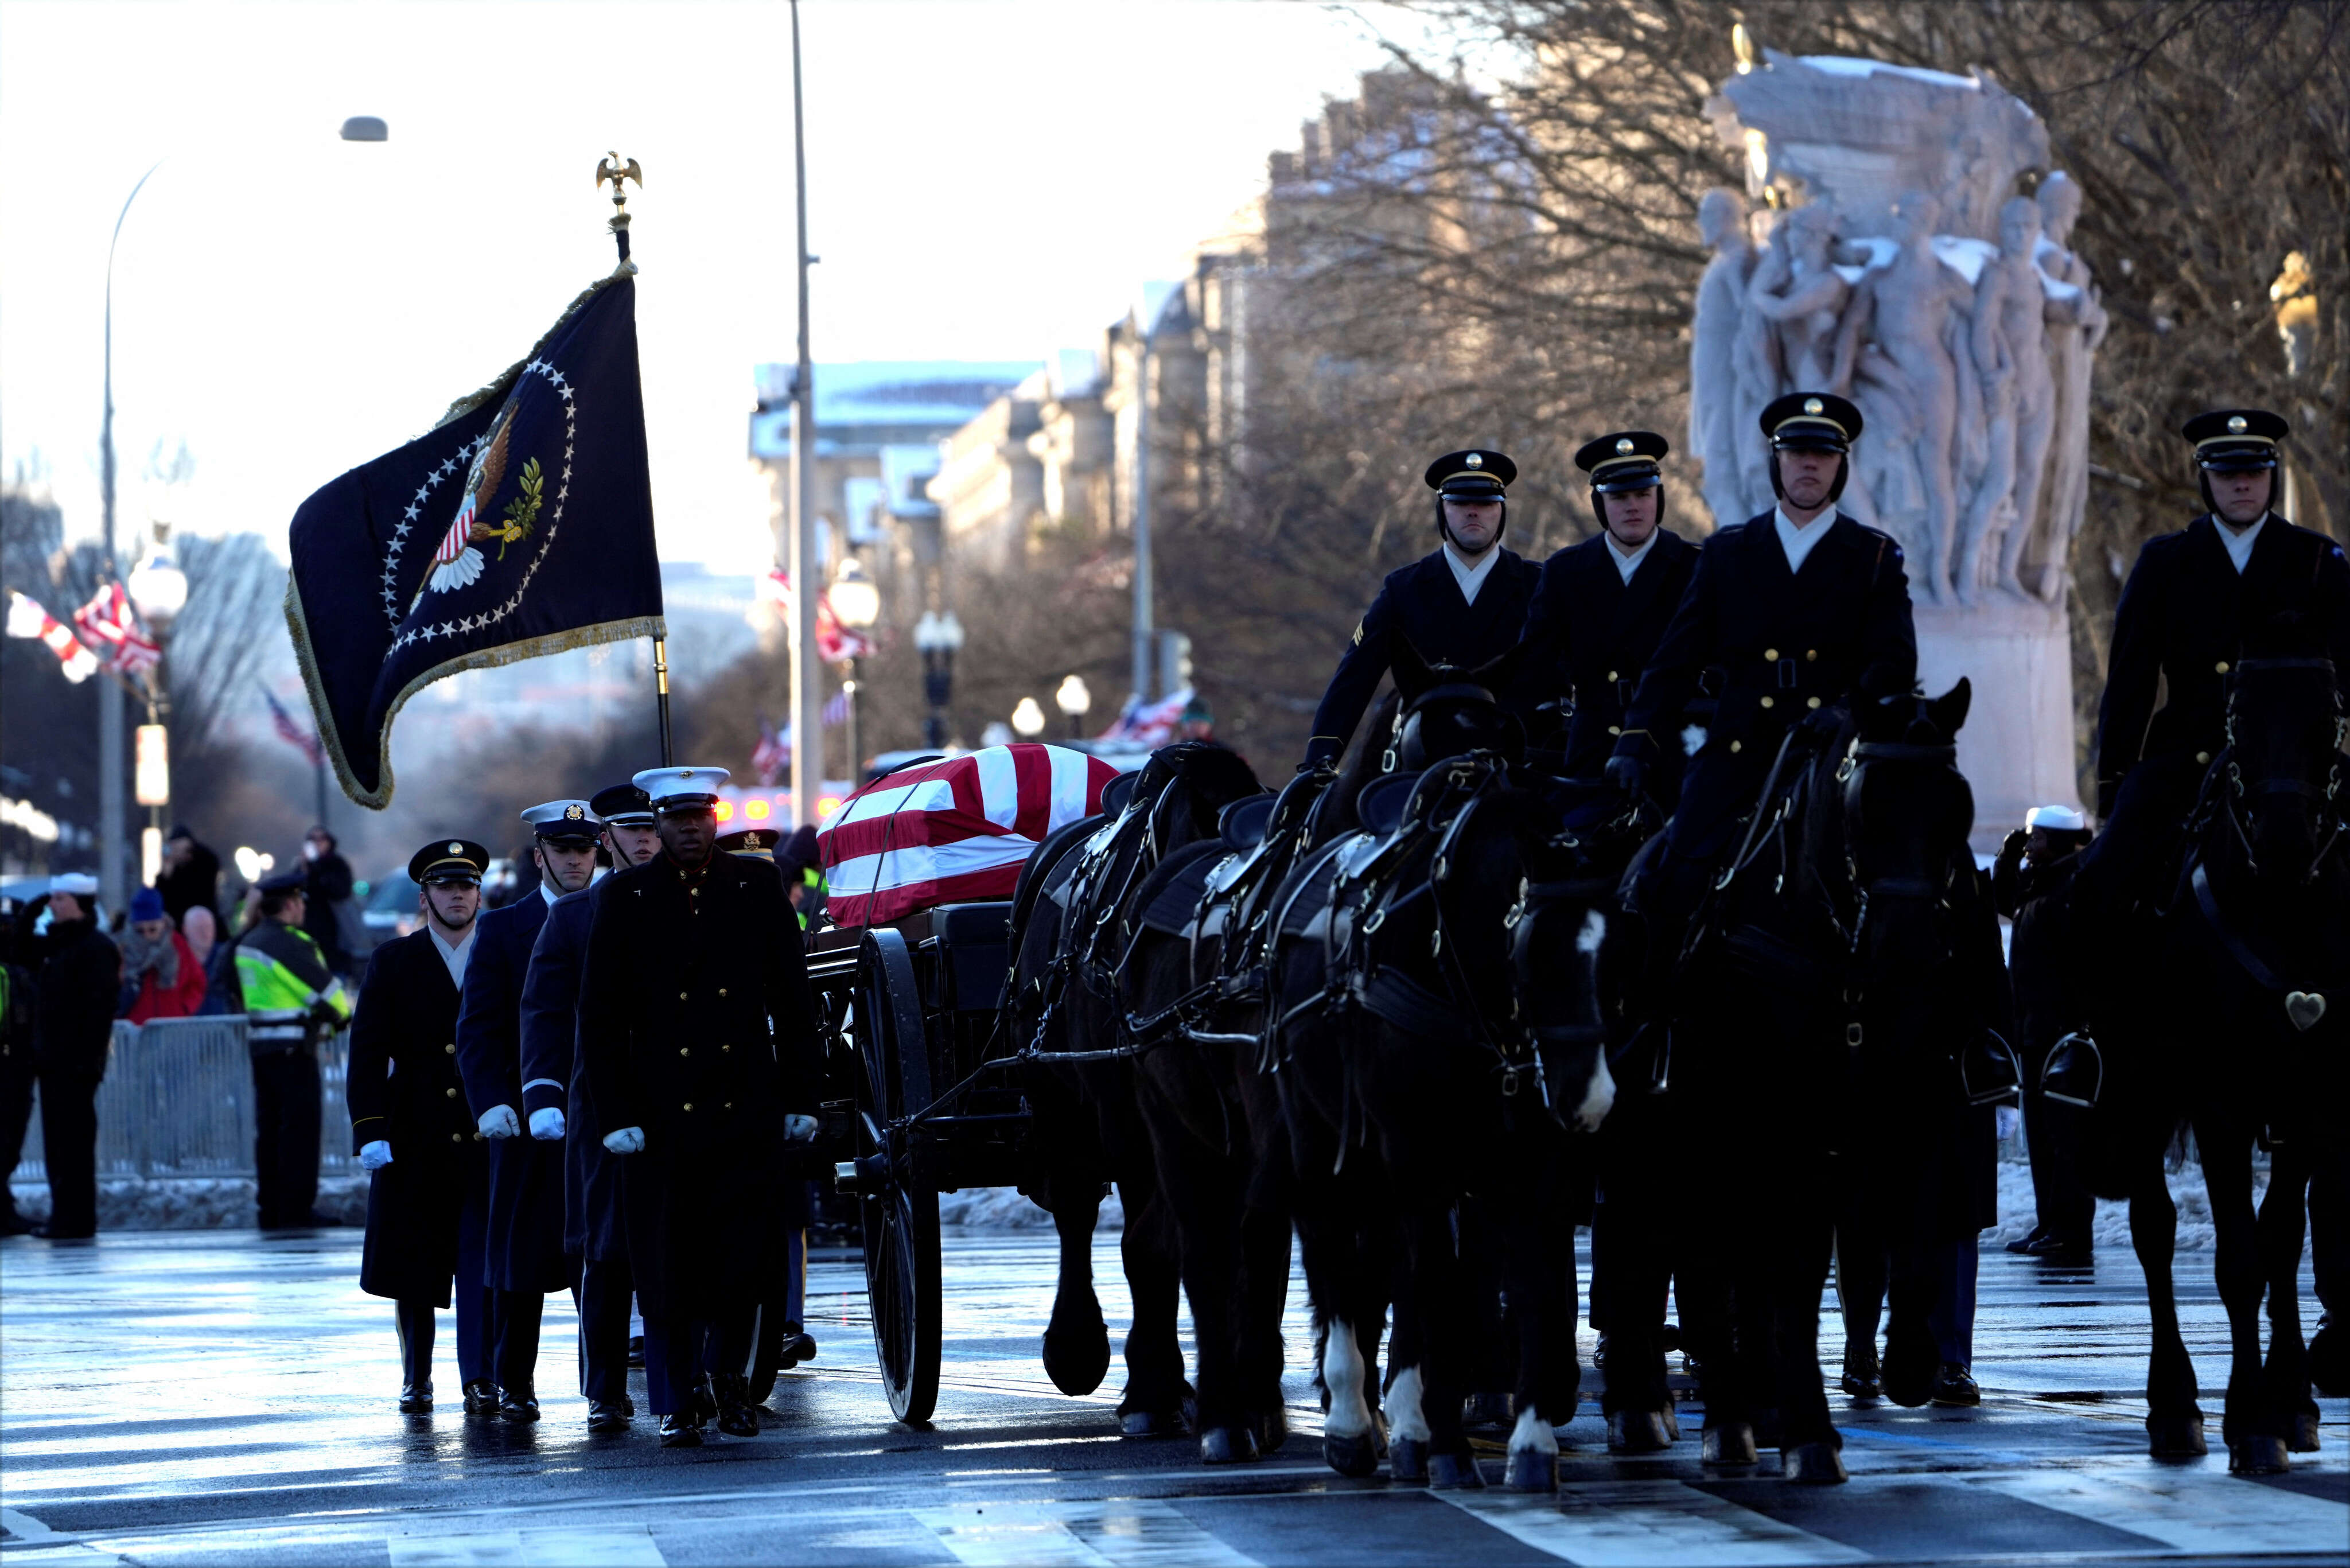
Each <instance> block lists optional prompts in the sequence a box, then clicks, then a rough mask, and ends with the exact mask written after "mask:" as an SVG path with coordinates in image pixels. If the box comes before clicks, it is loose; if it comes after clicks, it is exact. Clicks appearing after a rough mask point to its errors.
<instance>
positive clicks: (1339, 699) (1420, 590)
mask: <svg viewBox="0 0 2350 1568" xmlns="http://www.w3.org/2000/svg"><path fill="white" fill-rule="evenodd" d="M1497 549H1498V546H1497ZM1499 553H1500V556H1501V558H1500V559H1499V560H1497V561H1495V562H1494V563H1493V565H1492V567H1491V568H1490V571H1489V574H1488V576H1486V578H1485V581H1484V585H1483V586H1482V587H1480V588H1479V589H1478V590H1477V602H1476V603H1474V604H1471V603H1470V602H1469V601H1468V600H1467V599H1466V598H1463V597H1461V584H1460V583H1459V582H1458V581H1457V580H1455V578H1454V577H1453V576H1452V568H1451V566H1447V565H1445V562H1444V551H1443V549H1442V547H1441V546H1440V547H1438V548H1437V549H1436V550H1435V551H1433V552H1432V553H1430V554H1429V555H1426V556H1421V557H1420V558H1419V560H1417V561H1414V562H1413V563H1412V564H1411V565H1410V566H1403V567H1399V568H1398V569H1397V570H1395V571H1392V572H1389V573H1388V578H1387V581H1386V582H1385V583H1383V584H1381V585H1380V587H1379V593H1378V597H1377V598H1375V599H1373V600H1372V601H1371V607H1370V608H1369V609H1367V610H1366V611H1365V612H1364V613H1363V618H1362V619H1361V620H1360V621H1358V622H1357V623H1356V626H1355V636H1354V639H1353V640H1352V641H1350V642H1348V643H1347V651H1346V652H1345V653H1343V654H1341V655H1339V657H1338V669H1337V671H1336V673H1335V674H1333V675H1332V676H1331V677H1330V686H1329V689H1328V690H1327V691H1325V692H1324V693H1323V695H1322V705H1321V706H1320V707H1319V708H1316V709H1315V711H1314V734H1313V737H1312V738H1311V739H1310V740H1308V741H1307V742H1306V744H1305V755H1306V760H1307V761H1309V762H1311V761H1314V760H1316V759H1318V758H1322V757H1335V756H1336V755H1337V754H1338V753H1340V752H1343V751H1345V750H1346V749H1347V740H1348V738H1349V737H1351V736H1352V735H1353V734H1354V732H1355V726H1356V725H1357V724H1359V723H1360V722H1362V719H1363V710H1364V709H1366V708H1367V707H1369V706H1370V702H1371V694H1372V693H1373V692H1374V691H1378V686H1379V677H1381V676H1383V675H1385V674H1386V673H1387V672H1388V667H1389V666H1390V665H1392V664H1393V663H1394V662H1395V659H1396V655H1397V653H1398V652H1399V650H1400V644H1399V641H1398V639H1406V640H1409V642H1410V644H1411V646H1412V647H1413V648H1415V649H1419V656H1420V658H1422V659H1426V660H1427V661H1428V662H1429V663H1430V664H1457V665H1460V666H1461V667H1463V668H1465V669H1471V670H1473V669H1475V668H1476V667H1477V666H1479V665H1481V664H1489V663H1491V662H1492V660H1494V659H1499V658H1500V657H1501V656H1502V655H1503V654H1504V653H1507V652H1508V651H1509V650H1510V649H1512V648H1513V647H1515V646H1516V644H1517V640H1518V632H1519V631H1520V629H1521V628H1523V626H1524V625H1525V618H1526V606H1527V604H1528V603H1529V602H1530V601H1531V600H1532V599H1533V598H1534V580H1535V579H1536V578H1537V577H1539V576H1541V575H1542V571H1541V568H1540V567H1538V566H1535V565H1534V563H1533V562H1532V561H1529V560H1527V559H1526V558H1525V557H1524V556H1520V555H1518V554H1516V553H1515V552H1513V551H1510V550H1500V552H1499Z"/></svg>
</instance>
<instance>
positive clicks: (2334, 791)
mask: <svg viewBox="0 0 2350 1568" xmlns="http://www.w3.org/2000/svg"><path fill="white" fill-rule="evenodd" d="M2271 670H2323V671H2324V673H2325V674H2326V675H2327V676H2328V677H2331V676H2332V675H2333V674H2334V661H2333V660H2332V659H2319V658H2289V659H2240V660H2239V661H2238V662H2237V664H2236V667H2235V670H2234V671H2233V672H2232V673H2233V674H2234V675H2260V674H2264V673H2267V672H2269V671H2271ZM2227 737H2228V744H2227V749H2226V751H2224V752H2223V753H2221V754H2220V763H2217V764H2215V769H2216V771H2218V772H2219V773H2220V776H2222V777H2224V778H2225V779H2226V780H2227V781H2228V788H2227V790H2226V792H2225V793H2224V794H2221V795H2220V811H2221V813H2222V814H2223V815H2225V816H2226V817H2227V819H2228V826H2230V828H2232V829H2233V830H2234V831H2235V835H2236V843H2237V846H2239V847H2240V848H2241V849H2242V850H2243V852H2244V866H2245V868H2246V869H2248V870H2250V871H2251V873H2252V874H2253V875H2254V876H2258V875H2260V860H2259V857H2257V856H2255V855H2254V854H2253V853H2252V839H2251V834H2249V833H2247V832H2246V831H2245V829H2244V819H2243V808H2244V807H2245V806H2246V805H2249V804H2250V803H2251V801H2252V800H2253V799H2255V798H2256V797H2259V796H2262V795H2272V794H2290V795H2298V796H2300V797H2301V798H2303V799H2304V800H2311V801H2315V802H2316V803H2318V806H2319V809H2320V811H2321V813H2323V815H2324V816H2325V817H2326V818H2327V822H2326V831H2325V836H2324V837H2323V838H2322V839H2320V840H2319V841H2318V846H2317V850H2316V852H2315V853H2314V855H2312V856H2311V857H2310V860H2309V869H2308V870H2307V871H2305V872H2303V874H2302V878H2301V879H2302V882H2303V885H2307V884H2308V883H2311V882H2314V881H2316V880H2317V873H2318V871H2319V869H2320V868H2321V867H2324V864H2325V859H2326V857H2327V856H2329V855H2331V854H2333V853H2334V846H2335V845H2336V844H2338V843H2340V842H2341V839H2342V826H2343V813H2342V812H2341V810H2340V809H2339V808H2338V803H2339V801H2340V800H2341V795H2342V756H2343V750H2344V746H2345V742H2350V712H2345V711H2344V709H2343V706H2342V696H2341V689H2340V688H2339V687H2338V686H2337V687H2336V688H2335V689H2334V760H2333V763H2331V764H2330V765H2329V766H2328V767H2327V769H2326V772H2325V785H2324V788H2323V789H2321V788H2319V787H2318V786H2317V785H2316V784H2312V783H2311V782H2310V781H2309V780H2307V779H2303V778H2290V777H2282V776H2281V777H2275V778H2264V779H2254V780H2252V781H2251V782H2250V783H2247V782H2246V781H2245V779H2244V774H2243V768H2242V766H2241V763H2238V761H2237V759H2236V686H2235V683H2234V681H2233V680H2230V684H2229V691H2228V713H2227Z"/></svg>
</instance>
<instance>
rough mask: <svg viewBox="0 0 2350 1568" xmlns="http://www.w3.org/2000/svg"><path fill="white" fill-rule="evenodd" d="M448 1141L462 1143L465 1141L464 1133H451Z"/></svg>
mask: <svg viewBox="0 0 2350 1568" xmlns="http://www.w3.org/2000/svg"><path fill="white" fill-rule="evenodd" d="M449 1141H450V1142H451V1143H463V1142H464V1141H465V1135H464V1134H463V1133H451V1134H450V1135H449Z"/></svg>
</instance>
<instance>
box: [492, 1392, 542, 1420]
mask: <svg viewBox="0 0 2350 1568" xmlns="http://www.w3.org/2000/svg"><path fill="white" fill-rule="evenodd" d="M498 1414H499V1415H501V1416H503V1417H505V1418H506V1419H507V1420H509V1421H536V1420H537V1419H538V1394H537V1391H536V1389H531V1388H508V1389H506V1390H505V1391H504V1396H503V1397H501V1398H500V1399H499V1400H498Z"/></svg>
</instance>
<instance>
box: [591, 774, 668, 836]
mask: <svg viewBox="0 0 2350 1568" xmlns="http://www.w3.org/2000/svg"><path fill="white" fill-rule="evenodd" d="M587 814H588V815H590V816H593V817H595V818H596V819H597V820H598V822H601V823H603V824H604V825H605V826H608V827H650V826H652V825H653V801H652V796H650V795H649V794H646V793H645V792H644V791H642V790H640V789H639V788H638V787H637V786H636V785H634V784H614V785H613V786H612V787H611V788H609V789H599V790H598V791H597V792H596V798H595V799H593V800H591V801H589V802H588V803H587Z"/></svg>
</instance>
